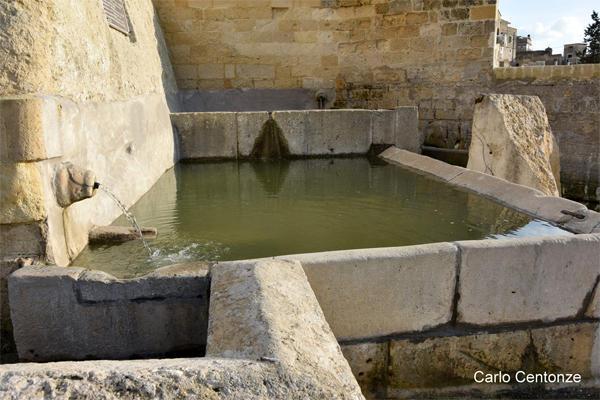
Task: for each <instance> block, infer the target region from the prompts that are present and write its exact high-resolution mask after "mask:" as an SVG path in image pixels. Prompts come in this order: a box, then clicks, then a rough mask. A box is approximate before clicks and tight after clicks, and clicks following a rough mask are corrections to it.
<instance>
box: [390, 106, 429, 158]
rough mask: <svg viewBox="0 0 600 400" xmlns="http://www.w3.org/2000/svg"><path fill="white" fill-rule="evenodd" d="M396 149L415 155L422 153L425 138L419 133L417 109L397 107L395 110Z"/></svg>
mask: <svg viewBox="0 0 600 400" xmlns="http://www.w3.org/2000/svg"><path fill="white" fill-rule="evenodd" d="M395 113H396V119H395V129H394V131H395V142H394V144H395V145H396V147H398V148H400V149H404V150H408V151H410V152H413V153H421V148H422V147H423V142H424V140H425V137H424V136H423V134H422V133H421V132H419V112H418V109H417V107H414V106H405V107H396V110H395Z"/></svg>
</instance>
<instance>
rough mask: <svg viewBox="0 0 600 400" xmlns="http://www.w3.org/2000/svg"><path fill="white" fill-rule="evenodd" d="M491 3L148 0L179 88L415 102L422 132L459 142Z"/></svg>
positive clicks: (486, 51) (480, 74)
mask: <svg viewBox="0 0 600 400" xmlns="http://www.w3.org/2000/svg"><path fill="white" fill-rule="evenodd" d="M495 3H496V0H452V1H448V0H445V1H442V0H368V1H364V0H362V1H353V0H352V1H347V0H343V1H319V0H317V1H315V0H302V1H300V0H298V1H294V0H249V1H246V0H244V1H199V0H193V1H187V2H184V1H167V0H156V1H155V4H156V7H157V10H158V15H159V18H160V24H161V26H162V28H163V31H164V33H165V40H166V41H167V44H168V47H169V51H170V54H171V60H172V62H173V66H174V71H175V76H176V79H177V83H178V85H179V88H180V89H182V90H185V91H186V96H191V94H190V92H191V91H193V90H212V91H213V93H217V92H218V91H219V90H225V91H226V90H231V89H244V90H250V89H253V90H258V89H265V88H270V89H290V88H293V89H299V90H300V89H302V90H307V89H310V90H314V91H315V92H316V91H319V90H320V91H325V92H326V93H327V95H328V96H329V97H330V98H329V99H328V100H329V103H328V106H332V107H334V108H383V109H389V108H394V107H396V106H397V105H406V104H416V105H417V106H418V107H419V114H420V115H419V118H420V127H419V129H420V130H421V131H423V132H424V133H425V135H426V137H427V138H431V139H426V140H429V141H431V142H432V143H433V142H435V143H441V144H442V145H443V146H444V147H449V148H452V147H454V146H455V145H457V144H458V145H460V146H464V145H465V139H466V138H467V136H468V132H469V130H470V119H471V117H472V108H473V100H474V98H475V96H476V94H478V93H479V92H480V91H481V90H482V86H483V87H485V86H486V84H487V83H488V82H489V81H490V79H491V74H492V66H493V52H494V51H493V50H494V47H493V46H494V43H495V40H494V30H495V18H496V5H495ZM264 93H265V96H266V95H267V94H266V92H264ZM302 96H304V95H302ZM331 96H333V98H331ZM313 107H314V108H316V103H314V105H313ZM271 110H272V109H270V110H267V111H271ZM190 111H191V110H190ZM196 111H199V110H196ZM214 111H219V110H214ZM221 111H225V110H221Z"/></svg>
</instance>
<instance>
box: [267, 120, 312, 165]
mask: <svg viewBox="0 0 600 400" xmlns="http://www.w3.org/2000/svg"><path fill="white" fill-rule="evenodd" d="M272 117H273V120H275V122H276V123H277V125H278V126H279V127H280V128H281V130H282V131H283V135H284V136H285V139H286V140H287V143H288V148H289V149H290V153H291V154H292V155H294V156H302V155H307V154H308V135H307V132H308V130H309V128H308V126H309V125H308V120H307V115H306V113H304V112H301V111H275V112H273V114H272Z"/></svg>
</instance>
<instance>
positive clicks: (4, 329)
mask: <svg viewBox="0 0 600 400" xmlns="http://www.w3.org/2000/svg"><path fill="white" fill-rule="evenodd" d="M32 263H33V259H31V258H18V259H14V260H3V261H0V357H1V361H0V364H2V363H4V358H5V357H10V356H11V355H12V354H14V355H16V353H17V347H16V345H15V341H14V338H13V328H12V321H11V319H10V308H9V304H8V276H9V275H10V274H12V273H13V272H14V271H16V270H18V269H19V268H23V267H24V266H27V265H31V264H32ZM13 358H14V357H13ZM16 358H17V359H18V357H16Z"/></svg>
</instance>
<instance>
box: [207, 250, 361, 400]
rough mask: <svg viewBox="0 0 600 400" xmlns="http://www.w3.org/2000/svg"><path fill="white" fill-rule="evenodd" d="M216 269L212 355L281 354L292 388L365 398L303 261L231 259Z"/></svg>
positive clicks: (308, 393)
mask: <svg viewBox="0 0 600 400" xmlns="http://www.w3.org/2000/svg"><path fill="white" fill-rule="evenodd" d="M211 274H212V283H211V294H210V316H211V318H210V322H209V336H208V343H207V350H206V354H207V356H209V357H228V358H241V359H250V360H256V359H260V357H268V358H271V359H276V360H277V361H274V364H275V365H277V366H280V367H279V368H285V369H287V370H288V374H290V375H291V376H293V377H294V378H293V379H288V380H287V381H286V385H289V387H290V393H300V392H301V391H306V392H305V394H303V396H305V395H306V396H309V397H317V398H334V397H335V398H347V399H358V398H362V395H361V393H360V389H359V387H358V385H357V383H356V380H355V379H354V377H353V376H352V372H351V370H350V367H349V366H348V363H347V362H346V360H345V359H344V357H343V355H342V352H341V350H340V347H339V345H338V344H337V341H336V340H335V337H334V336H333V333H332V332H331V330H330V329H329V326H328V325H327V322H326V321H325V317H324V316H323V312H322V311H321V308H320V307H319V303H318V302H317V299H316V298H315V296H314V294H313V292H312V290H311V287H310V285H309V283H308V281H307V279H306V275H305V274H304V271H303V270H302V266H301V265H300V263H298V262H297V261H295V262H294V261H285V260H273V259H261V260H253V261H237V262H227V263H219V264H217V265H214V266H213V268H212V270H211ZM270 385H271V384H268V385H267V384H266V386H270Z"/></svg>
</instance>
